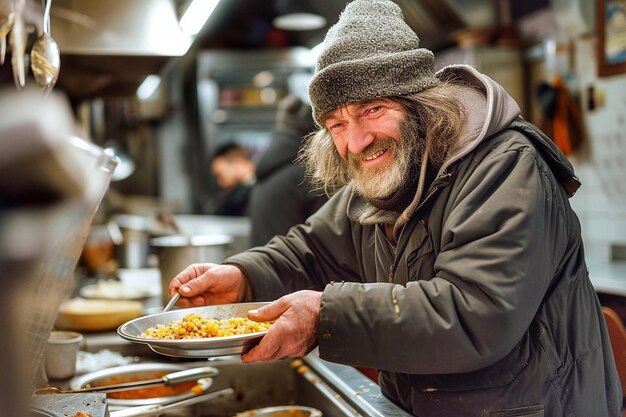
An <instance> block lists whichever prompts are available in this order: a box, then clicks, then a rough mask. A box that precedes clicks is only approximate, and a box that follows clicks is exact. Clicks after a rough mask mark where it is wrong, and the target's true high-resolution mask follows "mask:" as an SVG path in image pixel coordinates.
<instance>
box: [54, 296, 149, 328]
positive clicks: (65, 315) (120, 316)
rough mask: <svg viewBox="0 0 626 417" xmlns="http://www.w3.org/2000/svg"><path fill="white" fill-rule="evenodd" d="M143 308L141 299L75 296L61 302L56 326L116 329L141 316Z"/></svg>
mask: <svg viewBox="0 0 626 417" xmlns="http://www.w3.org/2000/svg"><path fill="white" fill-rule="evenodd" d="M142 308H143V303H142V302H140V301H129V300H97V299H94V300H87V299H84V298H73V299H71V300H68V301H65V302H64V303H62V304H61V307H60V308H59V314H58V315H57V319H56V322H55V327H56V328H58V329H64V330H76V331H104V330H115V329H116V328H117V327H118V326H119V325H120V324H122V323H125V322H127V321H128V320H132V319H135V318H137V317H139V316H140V315H141V311H142Z"/></svg>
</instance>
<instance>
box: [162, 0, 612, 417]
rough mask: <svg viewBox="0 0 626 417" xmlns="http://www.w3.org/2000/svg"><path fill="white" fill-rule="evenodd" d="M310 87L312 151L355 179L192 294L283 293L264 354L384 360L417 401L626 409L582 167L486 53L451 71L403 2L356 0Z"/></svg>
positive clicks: (387, 375) (476, 410) (194, 269)
mask: <svg viewBox="0 0 626 417" xmlns="http://www.w3.org/2000/svg"><path fill="white" fill-rule="evenodd" d="M309 94H310V97H311V103H312V107H313V109H314V115H315V119H316V121H317V123H318V124H319V125H320V126H321V128H320V130H319V131H318V132H317V133H316V134H315V136H314V137H312V138H311V140H310V141H309V145H308V148H307V161H308V162H309V164H310V165H309V167H310V168H311V170H312V171H313V174H314V175H315V176H316V178H318V180H320V181H321V182H322V183H323V184H324V186H325V187H326V188H327V189H338V191H337V193H336V194H335V195H334V196H333V197H332V198H331V199H330V200H329V201H328V203H327V204H325V205H324V206H323V207H322V208H321V209H320V210H319V211H318V212H317V213H316V214H314V215H313V216H311V217H310V218H309V219H308V221H307V223H306V224H305V225H300V226H295V227H293V228H292V229H291V230H290V231H289V233H288V234H287V236H286V237H283V238H276V239H273V240H272V241H271V242H270V243H269V244H268V245H267V246H265V247H261V248H255V249H253V250H251V251H249V252H246V253H242V254H239V255H237V256H234V257H232V258H230V259H228V260H227V261H226V262H225V263H224V264H222V265H212V264H196V265H192V266H190V267H188V268H187V269H185V270H184V271H183V272H181V273H180V274H179V275H178V276H177V277H175V278H174V279H173V281H172V283H171V285H170V292H171V293H173V292H174V291H179V292H180V293H181V295H182V296H183V297H184V298H183V299H182V300H183V301H182V302H181V303H180V304H181V305H182V306H192V305H194V306H195V305H202V304H215V303H231V302H239V301H245V300H252V299H256V300H274V299H278V300H277V301H275V302H273V303H271V304H269V305H268V306H266V307H264V308H262V309H259V310H257V311H251V312H250V313H249V315H250V317H251V318H253V319H255V320H272V321H274V324H273V326H272V328H271V329H270V330H269V332H268V333H267V335H266V336H265V337H264V338H263V339H262V340H261V342H260V343H259V345H258V346H256V347H255V348H253V349H252V350H250V351H249V352H248V353H246V354H245V355H242V360H243V361H244V362H253V361H259V360H273V359H279V358H284V357H295V356H299V355H304V354H306V353H307V352H309V351H310V350H311V349H312V348H313V347H314V346H316V345H317V346H319V353H320V356H321V357H322V358H323V359H327V360H330V361H335V362H339V363H344V364H350V365H355V366H369V367H375V368H377V369H378V371H379V383H380V387H381V390H382V391H383V393H384V394H385V395H386V396H388V397H389V398H390V399H391V400H393V401H394V402H396V403H397V404H399V405H400V406H402V407H403V408H405V409H406V410H408V411H409V412H412V413H413V414H414V415H416V416H422V417H444V416H445V417H448V416H454V417H477V416H537V417H539V416H550V417H556V416H559V417H563V416H570V417H571V416H579V417H590V416H603V417H606V416H611V417H617V416H619V415H620V408H621V402H622V401H621V400H622V399H621V390H620V386H619V381H618V378H617V373H616V370H615V364H614V360H613V357H612V353H611V349H610V345H609V341H608V336H607V332H606V328H605V324H604V321H603V318H602V313H601V308H600V305H599V302H598V299H597V296H596V294H595V292H594V289H593V287H592V285H591V283H590V281H589V278H588V273H587V268H586V266H585V261H584V254H583V246H582V241H581V235H580V225H579V223H578V220H577V218H576V216H575V214H574V213H573V211H572V209H571V207H570V205H569V202H568V196H570V195H572V194H573V193H574V191H575V190H576V189H577V188H578V186H579V185H580V184H579V183H578V180H577V179H576V177H575V176H574V173H573V171H572V168H571V165H570V164H569V163H568V161H567V160H566V159H565V158H564V156H563V155H562V153H560V152H559V151H558V149H557V148H556V147H555V146H554V144H553V143H551V142H550V141H549V139H548V138H547V137H545V136H544V135H543V134H542V133H541V132H539V131H538V130H537V129H536V128H535V127H533V126H532V125H531V124H529V123H527V122H525V121H523V120H522V119H521V117H520V116H519V112H520V111H519V108H518V106H517V105H516V104H515V102H514V101H513V99H512V98H511V97H510V96H509V95H507V94H506V93H505V91H504V90H503V89H502V87H500V86H499V85H498V84H496V83H495V82H494V81H492V80H491V79H489V78H488V77H486V76H484V75H482V74H480V73H479V72H477V71H476V70H474V69H472V68H469V67H463V66H461V67H449V68H446V69H444V70H443V71H441V72H439V73H437V74H435V73H434V71H433V56H432V53H431V52H430V51H428V50H425V49H421V48H419V40H418V38H417V36H416V35H415V34H414V33H413V32H412V31H411V30H410V29H409V28H408V26H407V25H406V24H405V23H404V21H403V18H402V14H401V11H400V9H399V7H398V6H396V5H395V4H394V3H392V2H390V1H386V0H356V1H354V2H352V3H350V4H349V5H348V6H347V7H346V9H345V11H344V12H343V14H342V15H341V17H340V19H339V22H338V23H337V24H336V25H335V26H334V27H333V28H331V29H330V30H329V32H328V34H327V36H326V39H325V42H324V50H323V52H322V54H321V56H320V58H319V60H318V63H317V71H316V74H315V76H314V77H313V79H312V81H311V84H310V86H309ZM342 184H345V186H344V187H343V188H341V189H339V187H340V186H341V185H342ZM284 294H287V295H284Z"/></svg>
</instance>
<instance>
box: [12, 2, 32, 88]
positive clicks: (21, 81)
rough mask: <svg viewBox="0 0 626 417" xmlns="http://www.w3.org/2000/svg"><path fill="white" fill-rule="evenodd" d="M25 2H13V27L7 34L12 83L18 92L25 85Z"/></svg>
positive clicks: (26, 39) (26, 35)
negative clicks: (9, 47)
mask: <svg viewBox="0 0 626 417" xmlns="http://www.w3.org/2000/svg"><path fill="white" fill-rule="evenodd" d="M25 1H26V0H14V1H13V26H12V27H11V32H9V44H10V45H11V66H12V67H13V82H14V83H15V87H17V89H18V90H19V89H20V88H22V87H24V86H25V85H26V70H25V66H24V54H25V53H26V43H27V42H28V31H27V30H26V24H25V22H24V7H25Z"/></svg>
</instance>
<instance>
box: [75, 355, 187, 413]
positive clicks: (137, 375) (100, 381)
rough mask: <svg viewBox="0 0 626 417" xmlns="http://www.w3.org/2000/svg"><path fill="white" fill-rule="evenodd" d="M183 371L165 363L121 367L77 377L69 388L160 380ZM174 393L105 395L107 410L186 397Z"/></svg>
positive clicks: (142, 391) (144, 390) (76, 388)
mask: <svg viewBox="0 0 626 417" xmlns="http://www.w3.org/2000/svg"><path fill="white" fill-rule="evenodd" d="M185 369H187V368H185V367H184V366H182V365H177V364H167V363H137V364H131V365H122V366H116V367H113V368H107V369H102V370H99V371H95V372H91V373H88V374H85V375H81V376H78V377H76V378H74V379H72V380H71V381H70V388H71V389H73V390H79V389H82V388H85V387H87V386H92V387H93V386H98V385H108V384H111V383H119V382H131V381H142V380H148V379H153V378H160V377H161V376H163V375H165V374H167V373H170V372H176V371H183V370H185ZM127 392H130V391H127ZM174 392H175V391H174V390H172V394H171V395H166V396H161V397H154V396H150V395H147V394H148V393H149V389H143V390H137V391H136V395H133V397H136V398H113V397H114V396H115V393H109V394H107V403H108V405H109V409H110V410H111V411H114V410H121V409H125V408H128V407H136V406H141V405H148V404H164V403H167V402H170V401H173V400H178V399H182V398H184V397H185V396H186V393H183V392H180V393H174ZM112 396H113V397H112Z"/></svg>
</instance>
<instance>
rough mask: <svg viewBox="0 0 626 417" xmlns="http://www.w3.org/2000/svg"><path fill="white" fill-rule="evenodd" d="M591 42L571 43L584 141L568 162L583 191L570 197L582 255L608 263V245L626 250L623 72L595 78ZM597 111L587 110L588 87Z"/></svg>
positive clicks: (625, 94)
mask: <svg viewBox="0 0 626 417" xmlns="http://www.w3.org/2000/svg"><path fill="white" fill-rule="evenodd" d="M594 48H595V41H594V39H592V38H586V39H583V40H579V41H577V42H576V53H575V66H576V68H575V71H576V77H577V80H576V81H577V85H578V88H579V91H581V92H582V97H581V98H582V100H581V103H583V112H584V121H585V124H586V130H587V133H588V138H587V140H588V142H587V143H586V144H585V146H584V147H583V149H582V151H581V152H578V153H577V155H576V156H574V157H572V158H571V160H572V162H573V164H574V167H575V169H576V171H577V174H578V176H579V177H580V179H581V180H582V182H583V187H581V189H580V190H579V192H578V193H577V194H576V195H575V196H574V197H573V198H572V199H571V203H572V206H573V207H574V210H575V211H576V212H577V214H578V216H579V218H580V221H581V225H582V230H583V238H584V240H585V247H586V251H587V257H588V258H592V259H600V260H609V258H610V253H611V245H623V246H626V74H624V75H620V76H613V77H606V78H598V77H597V75H596V74H597V71H596V67H595V63H596V61H595V49H594ZM590 86H593V89H594V90H595V91H596V93H597V94H598V96H597V99H598V105H599V107H598V108H596V109H595V110H589V109H588V108H587V107H588V106H586V103H588V102H589V101H588V99H589V87H590Z"/></svg>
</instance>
